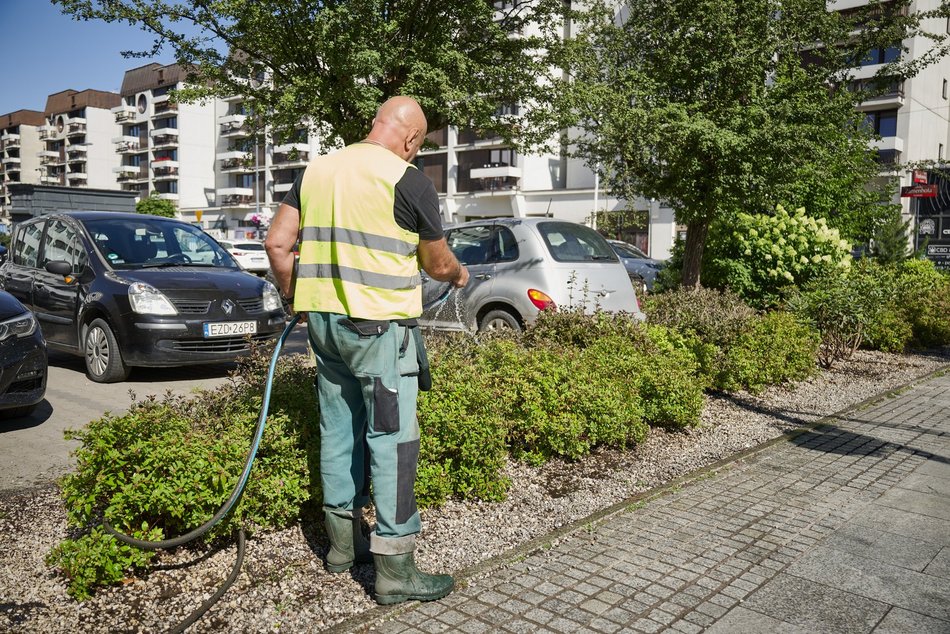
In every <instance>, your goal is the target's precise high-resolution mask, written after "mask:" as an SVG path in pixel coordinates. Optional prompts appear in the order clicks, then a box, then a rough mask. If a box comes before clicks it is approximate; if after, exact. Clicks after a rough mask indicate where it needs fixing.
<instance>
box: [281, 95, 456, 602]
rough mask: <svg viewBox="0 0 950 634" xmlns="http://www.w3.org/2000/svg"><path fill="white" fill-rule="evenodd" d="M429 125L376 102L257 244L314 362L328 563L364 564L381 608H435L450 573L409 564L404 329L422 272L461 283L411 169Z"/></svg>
mask: <svg viewBox="0 0 950 634" xmlns="http://www.w3.org/2000/svg"><path fill="white" fill-rule="evenodd" d="M426 127H427V123H426V118H425V115H424V114H423V112H422V108H420V107H419V104H418V103H416V101H415V100H414V99H410V98H409V97H394V98H392V99H389V100H388V101H386V103H384V104H383V105H382V106H381V107H380V108H379V110H378V111H377V113H376V117H375V118H374V119H373V125H372V130H371V131H370V133H369V135H368V136H367V137H366V138H365V139H364V140H363V141H360V142H359V143H354V144H353V145H349V146H347V147H346V148H344V149H342V150H340V151H339V152H336V153H334V154H330V155H325V156H319V157H317V158H315V159H314V160H312V161H311V162H310V164H309V165H308V166H307V168H306V170H305V171H304V173H303V174H302V175H301V176H300V178H298V179H297V182H296V183H294V186H293V188H292V189H291V190H290V191H289V192H288V194H287V196H286V197H285V198H284V200H283V202H282V203H281V205H280V208H279V209H278V211H277V215H276V216H275V218H274V222H273V224H272V225H271V229H270V231H269V232H268V235H267V241H266V244H265V246H266V248H267V254H268V257H269V258H270V262H271V268H272V270H273V272H274V275H275V277H276V280H277V283H278V284H279V286H280V291H281V293H282V294H283V296H284V297H285V299H286V300H287V301H288V302H290V303H291V304H292V305H293V309H294V310H296V311H299V312H301V313H306V317H307V326H308V331H309V335H310V343H311V345H312V347H313V350H314V352H315V353H316V358H317V397H318V400H319V405H320V477H321V482H322V485H323V509H324V519H325V525H326V528H327V535H328V536H329V538H330V549H329V551H328V553H327V562H326V566H327V569H328V570H329V571H330V572H343V571H345V570H348V569H349V568H350V567H352V566H353V564H354V563H369V562H370V561H372V562H373V563H374V564H375V566H376V587H375V591H374V596H375V599H376V601H377V602H379V603H380V604H392V603H400V602H402V601H408V600H418V601H431V600H434V599H441V598H442V597H444V596H446V595H447V594H448V593H449V592H451V591H452V586H453V580H452V577H450V576H448V575H429V574H425V573H423V572H420V571H419V570H418V569H417V568H416V565H415V560H414V558H413V552H414V550H415V542H416V536H417V535H418V533H419V531H420V530H421V522H420V519H419V512H418V511H417V510H416V499H415V493H414V484H415V479H416V469H417V463H418V458H419V424H418V421H417V420H416V398H417V396H418V390H419V384H420V379H419V375H420V372H422V373H425V372H426V371H427V362H425V348H424V344H423V342H422V337H421V335H420V334H419V331H418V328H417V325H416V322H415V318H416V317H418V316H419V315H421V314H422V288H421V276H420V267H421V268H422V269H424V270H425V271H426V273H428V274H429V275H430V276H431V277H432V278H434V279H436V280H439V281H444V282H449V283H451V284H452V285H453V286H455V287H456V288H461V287H463V286H465V284H466V283H467V282H468V270H467V269H466V268H465V267H464V266H462V264H461V263H459V261H458V260H457V259H456V258H455V256H454V255H453V254H452V252H451V250H449V248H448V245H447V244H446V241H445V237H444V236H443V231H442V221H441V215H440V213H439V199H438V195H437V194H436V191H435V188H434V187H433V185H432V182H431V181H429V179H428V178H426V176H425V175H424V174H422V172H420V171H419V170H418V169H416V168H415V167H414V166H413V165H412V163H411V161H412V159H413V158H415V156H416V154H417V153H418V152H419V148H420V147H422V143H423V141H424V140H425V135H426ZM298 234H299V238H300V261H299V263H298V264H297V267H296V272H295V269H294V253H293V247H294V245H295V244H296V243H297V241H298ZM370 482H372V485H373V502H374V504H375V507H376V527H375V530H374V531H373V532H372V534H371V535H370V539H369V542H368V543H367V540H366V537H365V536H364V535H363V531H362V528H361V526H362V522H361V512H362V509H363V507H364V506H366V505H367V504H368V503H369V491H370Z"/></svg>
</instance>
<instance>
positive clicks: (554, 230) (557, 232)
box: [538, 222, 617, 262]
mask: <svg viewBox="0 0 950 634" xmlns="http://www.w3.org/2000/svg"><path fill="white" fill-rule="evenodd" d="M538 231H539V232H540V233H541V237H542V238H544V243H545V244H546V245H547V247H548V250H549V251H550V252H551V255H552V256H553V257H554V259H555V260H557V261H558V262H591V261H594V260H596V261H604V262H606V261H612V262H616V261H617V254H616V253H614V252H613V249H611V248H610V245H609V244H607V241H606V240H605V239H604V238H603V236H601V235H600V234H599V233H597V232H596V231H594V230H593V229H591V228H590V227H585V226H584V225H579V224H575V223H572V222H540V223H538Z"/></svg>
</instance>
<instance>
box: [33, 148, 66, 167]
mask: <svg viewBox="0 0 950 634" xmlns="http://www.w3.org/2000/svg"><path fill="white" fill-rule="evenodd" d="M36 155H37V156H38V157H39V158H40V165H55V164H57V163H61V162H62V161H60V159H59V152H56V151H55V150H43V151H42V152H37V153H36Z"/></svg>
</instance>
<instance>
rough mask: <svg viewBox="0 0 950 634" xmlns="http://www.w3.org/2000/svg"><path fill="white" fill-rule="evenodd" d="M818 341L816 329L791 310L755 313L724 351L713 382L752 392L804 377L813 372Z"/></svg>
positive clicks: (721, 386) (724, 386)
mask: <svg viewBox="0 0 950 634" xmlns="http://www.w3.org/2000/svg"><path fill="white" fill-rule="evenodd" d="M819 342H820V337H819V334H818V332H817V331H816V330H814V329H813V328H811V327H809V326H808V325H806V324H804V323H802V322H801V321H800V320H799V319H797V318H796V317H795V316H794V315H792V314H790V313H787V312H783V311H772V312H769V313H766V314H764V315H761V316H758V317H756V318H755V319H754V320H752V322H751V324H750V326H749V328H748V329H747V330H746V331H744V332H742V333H741V334H740V335H739V336H738V337H737V338H736V341H735V342H734V343H733V345H731V346H730V347H729V348H727V349H726V350H725V353H724V354H723V358H722V360H721V361H722V363H721V366H720V371H719V374H718V376H717V377H716V385H717V386H718V387H719V388H721V389H724V390H737V389H746V390H749V391H750V392H753V393H755V392H759V391H761V390H762V389H763V388H765V387H767V386H769V385H778V384H780V383H786V382H788V381H799V380H801V379H804V378H807V377H808V376H810V375H811V374H813V373H814V371H815V359H816V357H817V354H818V345H819Z"/></svg>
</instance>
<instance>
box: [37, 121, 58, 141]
mask: <svg viewBox="0 0 950 634" xmlns="http://www.w3.org/2000/svg"><path fill="white" fill-rule="evenodd" d="M36 130H37V132H38V133H39V135H40V141H46V140H48V139H55V138H56V128H54V127H53V126H51V125H49V124H47V125H41V126H40V127H38V128H37V129H36Z"/></svg>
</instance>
